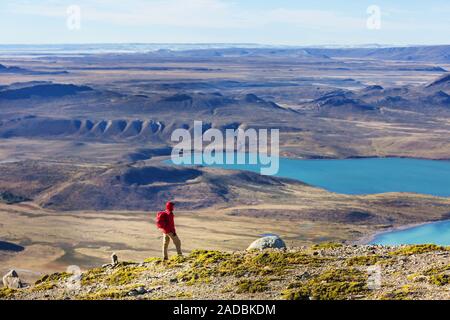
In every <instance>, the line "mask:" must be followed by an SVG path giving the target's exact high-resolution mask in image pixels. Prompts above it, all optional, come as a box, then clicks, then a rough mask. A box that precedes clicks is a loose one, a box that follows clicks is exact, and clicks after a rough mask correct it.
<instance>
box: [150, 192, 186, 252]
mask: <svg viewBox="0 0 450 320" xmlns="http://www.w3.org/2000/svg"><path fill="white" fill-rule="evenodd" d="M174 207H175V205H174V203H173V202H170V201H169V202H167V203H166V210H165V211H161V212H158V214H157V215H156V226H157V227H158V229H160V230H161V232H162V233H163V250H162V251H163V257H164V260H167V259H169V254H168V252H167V249H168V247H169V242H170V239H172V241H173V243H174V244H175V247H176V248H177V253H178V255H180V256H181V255H182V254H183V253H182V252H181V241H180V239H179V238H178V236H177V232H176V229H175V221H174V214H173V209H174Z"/></svg>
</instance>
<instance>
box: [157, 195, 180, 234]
mask: <svg viewBox="0 0 450 320" xmlns="http://www.w3.org/2000/svg"><path fill="white" fill-rule="evenodd" d="M173 208H174V204H173V203H172V202H170V201H169V202H167V203H166V210H165V211H160V212H158V214H157V215H156V226H157V227H158V228H159V229H161V230H162V231H163V232H164V233H165V234H168V233H176V230H175V221H174V215H173Z"/></svg>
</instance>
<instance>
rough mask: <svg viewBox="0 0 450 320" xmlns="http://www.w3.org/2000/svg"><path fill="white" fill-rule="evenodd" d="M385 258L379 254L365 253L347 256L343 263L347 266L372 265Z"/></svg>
mask: <svg viewBox="0 0 450 320" xmlns="http://www.w3.org/2000/svg"><path fill="white" fill-rule="evenodd" d="M386 260H387V259H386V258H384V257H382V256H380V255H367V256H357V257H351V258H348V259H347V260H346V261H345V263H346V264H347V265H348V266H373V265H375V264H377V263H380V262H383V261H386Z"/></svg>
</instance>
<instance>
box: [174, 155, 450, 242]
mask: <svg viewBox="0 0 450 320" xmlns="http://www.w3.org/2000/svg"><path fill="white" fill-rule="evenodd" d="M169 162H170V160H169ZM209 166H212V167H220V168H224V169H234V170H249V171H254V172H258V173H259V172H260V169H261V165H260V164H256V165H249V164H213V165H209ZM276 176H278V177H285V178H291V179H296V180H300V181H303V182H305V183H308V184H310V185H313V186H316V187H321V188H323V189H326V190H329V191H332V192H337V193H342V194H376V193H385V192H413V193H421V194H429V195H435V196H443V197H449V196H450V161H434V160H420V159H410V158H364V159H345V160H328V159H327V160H296V159H288V158H280V159H279V171H278V173H277V174H276ZM372 243H377V244H384V245H398V244H420V243H435V244H438V245H450V221H443V222H436V223H429V224H425V225H421V226H417V227H413V228H409V229H404V230H398V231H393V232H387V233H384V234H380V235H378V236H377V237H376V238H375V239H374V240H373V241H372Z"/></svg>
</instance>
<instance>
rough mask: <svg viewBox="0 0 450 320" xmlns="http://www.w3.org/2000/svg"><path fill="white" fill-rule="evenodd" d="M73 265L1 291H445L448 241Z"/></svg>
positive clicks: (265, 295)
mask: <svg viewBox="0 0 450 320" xmlns="http://www.w3.org/2000/svg"><path fill="white" fill-rule="evenodd" d="M119 258H120V257H119ZM73 272H74V273H73V274H71V273H56V274H52V275H47V276H44V277H43V278H42V279H40V280H38V281H37V282H36V283H35V284H31V285H24V288H21V289H7V288H2V289H0V298H1V299H208V300H210V299H269V300H272V299H310V300H312V299H330V300H331V299H337V300H343V299H436V300H443V299H450V248H448V247H439V246H435V245H416V246H399V247H384V246H372V245H368V246H359V245H352V246H347V245H341V244H335V243H324V244H319V245H315V246H312V247H301V248H292V249H287V250H278V249H267V250H264V251H259V250H254V251H246V252H221V251H205V250H197V251H193V252H191V253H190V254H189V255H188V256H186V257H177V256H175V257H172V258H171V259H170V260H169V261H165V262H163V261H161V260H160V259H159V258H149V259H147V260H145V261H144V262H140V263H134V262H124V261H119V262H118V263H117V264H116V265H113V264H110V265H104V266H102V267H98V268H95V269H90V270H86V271H84V272H82V273H78V272H77V270H76V269H75V270H73ZM77 273H78V274H77ZM19 276H20V274H19Z"/></svg>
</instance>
